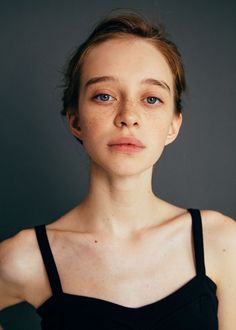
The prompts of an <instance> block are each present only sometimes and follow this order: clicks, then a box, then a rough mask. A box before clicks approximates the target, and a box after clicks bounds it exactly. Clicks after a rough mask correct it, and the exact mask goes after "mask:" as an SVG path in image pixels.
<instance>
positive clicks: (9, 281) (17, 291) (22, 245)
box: [0, 230, 28, 309]
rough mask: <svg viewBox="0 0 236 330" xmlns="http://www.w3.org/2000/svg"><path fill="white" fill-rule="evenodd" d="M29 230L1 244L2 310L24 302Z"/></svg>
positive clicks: (0, 293) (0, 278)
mask: <svg viewBox="0 0 236 330" xmlns="http://www.w3.org/2000/svg"><path fill="white" fill-rule="evenodd" d="M27 236H28V230H22V231H20V232H19V233H17V234H16V235H15V236H13V237H10V238H8V239H6V240H5V241H3V242H1V243H0V309H3V308H6V307H8V306H11V305H15V304H17V303H20V302H22V301H24V285H25V279H26V278H27V276H26V270H27V267H25V262H24V261H25V257H24V256H25V251H26V248H27V246H26V245H27Z"/></svg>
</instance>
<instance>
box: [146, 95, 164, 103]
mask: <svg viewBox="0 0 236 330" xmlns="http://www.w3.org/2000/svg"><path fill="white" fill-rule="evenodd" d="M147 99H149V100H150V99H151V102H150V103H149V104H156V103H155V101H158V102H157V103H161V100H160V99H159V98H158V97H155V96H148V97H147Z"/></svg>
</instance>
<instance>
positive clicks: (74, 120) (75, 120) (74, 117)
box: [66, 111, 82, 140]
mask: <svg viewBox="0 0 236 330" xmlns="http://www.w3.org/2000/svg"><path fill="white" fill-rule="evenodd" d="M66 118H67V121H68V124H69V127H70V130H71V133H72V134H73V135H74V136H76V137H77V138H79V139H80V140H82V131H81V127H80V124H79V117H78V114H74V113H71V112H70V111H67V113H66Z"/></svg>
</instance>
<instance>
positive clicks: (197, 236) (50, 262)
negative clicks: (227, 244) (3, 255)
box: [35, 208, 217, 315]
mask: <svg viewBox="0 0 236 330" xmlns="http://www.w3.org/2000/svg"><path fill="white" fill-rule="evenodd" d="M187 210H188V212H189V213H190V214H191V218H192V235H193V244H194V253H195V265H196V275H195V276H193V277H192V278H191V279H189V280H188V281H187V282H186V283H185V284H183V285H182V286H181V287H179V288H178V289H176V290H175V291H174V292H172V293H170V294H168V295H166V296H164V297H163V298H161V299H159V300H157V301H154V302H152V303H148V304H145V305H143V306H139V307H129V306H124V305H121V304H118V303H115V302H112V301H109V300H105V299H102V298H97V297H92V296H85V295H77V294H73V293H67V292H64V291H63V289H62V286H61V281H60V278H59V274H58V271H57V267H56V263H55V260H54V258H53V255H52V251H51V248H50V245H49V240H48V236H47V231H46V225H45V224H41V225H37V226H35V232H36V236H37V240H38V243H39V248H40V250H41V254H42V257H43V261H44V264H45V268H46V271H47V274H48V278H49V282H50V285H51V289H52V295H51V296H50V297H49V298H47V299H46V300H45V301H44V302H43V303H42V304H41V305H40V306H38V307H37V308H36V311H37V313H38V314H40V315H41V314H43V313H44V311H46V310H47V309H48V308H50V307H51V306H52V307H53V305H54V304H55V303H56V304H57V303H58V302H59V301H60V302H61V300H62V299H63V300H67V299H72V300H73V301H74V300H75V301H77V302H81V303H89V304H90V305H91V304H93V305H95V307H99V308H103V307H104V308H108V309H111V310H114V309H115V310H118V311H119V312H125V313H133V312H137V311H138V312H142V311H143V312H145V311H147V310H149V309H152V308H157V309H158V308H160V309H162V308H167V306H170V305H172V304H173V303H175V302H176V303H177V302H178V299H179V297H181V299H182V298H183V297H185V298H187V300H188V298H189V299H191V296H192V292H193V290H196V292H197V291H198V290H199V282H200V281H203V282H205V283H208V284H209V285H210V287H211V289H212V291H213V292H215V291H216V289H217V285H216V283H215V282H214V281H213V280H212V279H211V278H210V277H209V276H207V275H206V273H205V262H204V249H203V235H202V221H201V214H200V211H199V210H198V209H192V208H188V209H187ZM49 266H50V267H49Z"/></svg>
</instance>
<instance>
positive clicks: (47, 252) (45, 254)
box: [34, 224, 63, 295]
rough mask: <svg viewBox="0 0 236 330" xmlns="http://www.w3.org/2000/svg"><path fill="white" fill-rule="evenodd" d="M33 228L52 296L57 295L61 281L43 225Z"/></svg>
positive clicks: (59, 292) (60, 287)
mask: <svg viewBox="0 0 236 330" xmlns="http://www.w3.org/2000/svg"><path fill="white" fill-rule="evenodd" d="M34 228H35V233H36V237H37V241H38V245H39V249H40V251H41V255H42V258H43V262H44V265H45V268H46V272H47V274H48V279H49V283H50V285H51V289H52V293H53V295H59V294H61V293H62V292H63V291H62V286H61V281H60V278H59V275H58V271H57V267H56V263H55V261H54V258H53V254H52V251H51V248H50V244H49V241H48V236H47V231H46V227H45V224H42V225H37V226H35V227H34Z"/></svg>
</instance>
